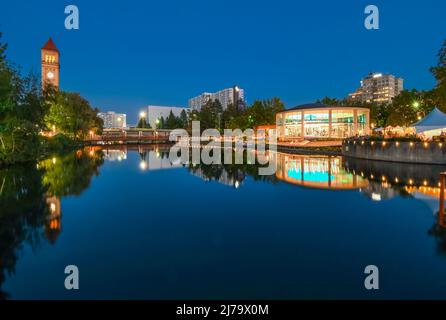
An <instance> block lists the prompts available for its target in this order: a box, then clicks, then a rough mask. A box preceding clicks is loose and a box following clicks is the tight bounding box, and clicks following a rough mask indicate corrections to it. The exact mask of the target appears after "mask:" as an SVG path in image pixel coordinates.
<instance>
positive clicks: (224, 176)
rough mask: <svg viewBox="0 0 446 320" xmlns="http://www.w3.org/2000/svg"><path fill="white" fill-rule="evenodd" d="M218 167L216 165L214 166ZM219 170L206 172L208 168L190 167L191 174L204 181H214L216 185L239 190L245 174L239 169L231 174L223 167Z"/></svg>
mask: <svg viewBox="0 0 446 320" xmlns="http://www.w3.org/2000/svg"><path fill="white" fill-rule="evenodd" d="M214 166H218V165H214ZM219 167H220V168H221V170H206V169H205V168H208V167H195V168H194V167H192V169H191V173H192V174H193V175H194V176H196V177H199V178H201V179H203V180H204V181H216V182H218V183H221V184H224V185H227V186H230V187H234V188H236V189H237V188H239V187H240V185H241V184H242V183H243V181H244V180H245V178H246V174H245V173H244V172H243V171H242V170H239V169H236V170H234V171H232V172H230V171H228V170H226V169H225V168H224V167H223V166H219Z"/></svg>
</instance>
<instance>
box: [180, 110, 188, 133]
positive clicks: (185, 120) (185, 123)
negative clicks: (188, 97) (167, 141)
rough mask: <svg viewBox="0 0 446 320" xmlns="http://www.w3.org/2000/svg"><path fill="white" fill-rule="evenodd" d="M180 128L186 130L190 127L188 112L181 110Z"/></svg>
mask: <svg viewBox="0 0 446 320" xmlns="http://www.w3.org/2000/svg"><path fill="white" fill-rule="evenodd" d="M179 124H180V125H179V127H180V128H183V129H186V128H187V127H188V117H187V113H186V110H184V109H183V110H181V113H180V119H179Z"/></svg>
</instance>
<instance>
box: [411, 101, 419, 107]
mask: <svg viewBox="0 0 446 320" xmlns="http://www.w3.org/2000/svg"><path fill="white" fill-rule="evenodd" d="M412 106H413V107H414V108H417V109H418V107H419V106H420V103H419V102H418V101H415V102H414V103H413V104H412Z"/></svg>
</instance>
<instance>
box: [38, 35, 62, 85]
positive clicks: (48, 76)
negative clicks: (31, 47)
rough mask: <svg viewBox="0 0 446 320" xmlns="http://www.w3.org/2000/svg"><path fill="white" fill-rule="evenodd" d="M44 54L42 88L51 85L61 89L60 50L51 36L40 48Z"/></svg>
mask: <svg viewBox="0 0 446 320" xmlns="http://www.w3.org/2000/svg"><path fill="white" fill-rule="evenodd" d="M40 51H41V55H42V60H41V61H42V62H41V65H42V90H43V89H45V87H46V86H48V85H51V86H53V87H54V88H55V89H56V90H58V89H59V70H60V65H59V50H57V48H56V45H55V44H54V42H53V40H52V39H51V38H50V39H49V40H48V41H47V42H46V44H45V45H44V46H43V48H42V49H41V50H40Z"/></svg>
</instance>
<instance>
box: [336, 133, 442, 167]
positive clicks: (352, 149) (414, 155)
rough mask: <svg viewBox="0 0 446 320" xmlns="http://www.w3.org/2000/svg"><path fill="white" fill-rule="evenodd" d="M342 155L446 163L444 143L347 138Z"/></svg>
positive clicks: (405, 161)
mask: <svg viewBox="0 0 446 320" xmlns="http://www.w3.org/2000/svg"><path fill="white" fill-rule="evenodd" d="M342 155H344V156H346V157H350V158H357V159H366V160H377V161H390V162H400V163H417V164H435V165H445V164H446V143H443V142H433V141H431V142H418V141H386V140H381V141H374V140H367V139H359V138H358V139H347V140H345V141H344V142H343V145H342Z"/></svg>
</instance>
